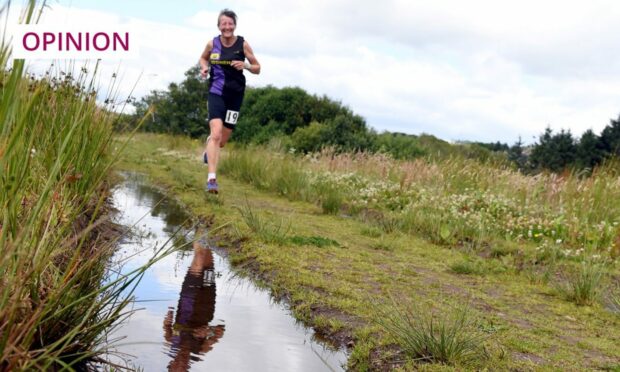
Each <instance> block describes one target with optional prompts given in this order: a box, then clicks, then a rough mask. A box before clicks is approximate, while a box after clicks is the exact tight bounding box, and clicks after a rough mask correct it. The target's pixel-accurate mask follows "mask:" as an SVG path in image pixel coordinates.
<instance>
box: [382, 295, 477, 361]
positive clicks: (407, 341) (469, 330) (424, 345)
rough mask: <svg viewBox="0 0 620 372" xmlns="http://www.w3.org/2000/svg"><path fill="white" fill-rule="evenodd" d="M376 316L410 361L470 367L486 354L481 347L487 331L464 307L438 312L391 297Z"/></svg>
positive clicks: (428, 307)
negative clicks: (396, 300) (483, 329)
mask: <svg viewBox="0 0 620 372" xmlns="http://www.w3.org/2000/svg"><path fill="white" fill-rule="evenodd" d="M377 306H378V305H377ZM376 319H377V323H378V324H379V325H380V326H381V327H382V328H383V330H384V331H385V332H387V334H389V335H390V336H391V338H392V339H393V340H394V341H395V342H396V343H397V344H398V345H399V346H400V347H401V348H402V349H403V351H404V352H405V353H406V354H407V355H408V356H409V357H410V358H412V359H414V360H419V361H426V362H433V363H445V364H449V365H454V366H470V365H472V364H473V363H476V362H479V361H480V360H484V359H485V358H487V357H488V356H487V353H486V350H485V348H484V342H485V341H486V340H487V338H488V334H486V333H484V332H482V331H481V328H482V327H481V325H480V322H479V321H478V320H477V319H476V318H475V317H474V316H473V314H472V313H471V311H470V309H469V308H468V307H467V306H459V307H455V308H451V309H450V310H447V311H445V310H444V311H439V310H434V309H432V308H431V307H430V306H423V305H420V304H414V303H406V304H402V303H397V302H395V301H394V300H392V303H391V304H390V305H388V306H387V307H386V308H384V310H381V311H380V313H379V314H378V316H377V317H376Z"/></svg>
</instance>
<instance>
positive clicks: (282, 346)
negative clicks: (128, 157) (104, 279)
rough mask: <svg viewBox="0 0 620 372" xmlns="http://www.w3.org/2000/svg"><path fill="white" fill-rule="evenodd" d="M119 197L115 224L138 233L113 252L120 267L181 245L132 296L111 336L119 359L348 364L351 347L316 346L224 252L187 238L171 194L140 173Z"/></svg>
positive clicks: (159, 365) (243, 366) (158, 363)
mask: <svg viewBox="0 0 620 372" xmlns="http://www.w3.org/2000/svg"><path fill="white" fill-rule="evenodd" d="M113 197H114V204H115V206H116V208H117V209H118V210H120V211H122V214H121V215H119V218H118V222H119V223H121V224H124V225H126V226H135V227H136V230H138V232H139V234H135V235H133V236H130V237H128V239H126V240H124V241H122V242H121V244H120V246H119V249H118V251H117V253H116V254H115V258H114V259H115V260H116V261H118V262H124V266H123V271H125V272H129V271H131V270H133V269H136V268H138V267H140V266H141V265H143V264H145V263H147V262H148V261H149V260H150V259H151V256H152V251H153V249H149V248H150V247H160V246H161V245H162V244H164V243H165V242H167V241H169V240H170V238H172V244H174V246H176V247H178V248H179V251H178V252H177V253H176V254H172V255H170V256H167V257H164V258H163V259H161V260H160V261H158V262H156V263H155V264H154V265H153V266H152V267H151V268H150V269H149V270H147V271H146V272H145V274H144V276H143V278H142V280H141V281H140V283H139V285H138V286H137V287H136V289H135V292H134V295H135V297H136V306H139V307H140V308H141V310H139V311H136V312H135V313H134V314H132V315H131V317H130V318H129V319H128V320H127V321H125V322H123V324H122V325H121V326H120V327H118V328H116V329H114V330H113V331H111V333H110V334H109V335H108V339H110V340H113V339H122V340H123V341H122V343H120V345H118V346H117V347H115V348H114V351H115V352H116V353H118V354H122V355H124V356H126V357H124V358H123V360H118V359H114V358H113V357H112V356H110V360H111V361H112V362H114V363H116V364H120V365H132V366H136V367H139V368H140V369H142V370H144V371H164V370H171V371H187V370H193V371H205V370H222V371H311V372H315V371H329V370H331V371H333V370H342V366H343V365H344V364H346V359H347V356H346V354H345V353H344V352H342V351H334V350H331V349H330V348H329V347H327V346H325V345H322V344H320V343H317V342H316V339H315V335H314V332H313V331H312V330H309V329H307V328H304V327H302V326H300V325H298V324H297V323H296V321H295V320H294V319H293V318H292V317H291V316H290V312H289V311H288V309H287V308H286V306H284V305H282V304H278V303H274V302H273V301H272V298H271V297H270V295H269V293H268V292H267V291H264V290H261V289H260V288H257V287H256V286H255V285H254V284H253V283H252V282H251V281H250V280H249V279H245V278H241V277H239V276H237V275H235V274H234V272H232V271H231V268H230V264H229V262H228V261H227V259H226V258H225V257H223V256H222V255H220V254H219V252H218V250H217V249H215V248H214V251H212V250H211V249H209V248H208V247H207V244H206V243H205V244H202V243H198V242H196V243H194V244H193V245H191V243H190V244H188V242H191V241H192V240H193V239H194V237H195V236H200V235H199V233H196V234H194V233H193V231H191V229H190V228H189V226H188V225H187V222H188V221H189V216H188V215H187V214H186V213H185V210H184V208H182V207H181V206H179V205H178V204H177V203H175V202H174V200H171V199H168V198H166V197H165V195H163V194H162V193H161V192H160V191H159V190H158V189H156V188H153V187H149V186H148V185H145V184H144V181H143V179H142V178H141V177H139V176H136V175H128V176H127V179H126V181H125V182H123V183H122V184H121V185H119V187H117V188H116V189H115V190H114V196H113ZM182 227H184V228H183V229H182V233H177V234H175V232H177V231H178V230H179V228H182ZM173 234H174V235H173ZM216 287H217V291H216ZM179 291H180V293H179ZM216 296H217V297H216ZM216 300H217V301H216ZM216 302H217V307H216V306H215V305H216ZM162 325H163V327H162ZM162 328H163V329H162ZM240 356H242V357H240Z"/></svg>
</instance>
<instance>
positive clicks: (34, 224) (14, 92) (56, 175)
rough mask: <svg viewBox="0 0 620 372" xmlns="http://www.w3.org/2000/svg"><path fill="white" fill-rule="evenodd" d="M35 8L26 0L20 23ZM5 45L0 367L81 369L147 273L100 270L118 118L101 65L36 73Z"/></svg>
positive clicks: (107, 249) (1, 61)
mask: <svg viewBox="0 0 620 372" xmlns="http://www.w3.org/2000/svg"><path fill="white" fill-rule="evenodd" d="M43 5H44V4H43ZM37 12H38V8H37V6H36V5H35V2H30V3H29V5H28V6H27V8H26V12H25V15H26V18H25V21H26V22H29V21H31V20H32V18H33V17H34V16H33V15H34V14H36V13H37ZM3 40H4V39H3ZM5 41H6V40H4V41H3V43H2V45H1V46H0V66H1V68H0V97H1V99H0V205H1V208H2V212H1V215H0V250H1V251H2V255H0V278H1V280H0V369H2V370H60V369H66V370H72V369H77V368H83V366H84V365H85V364H86V363H88V362H90V361H92V360H93V358H94V357H95V356H96V355H98V354H101V353H103V352H105V333H104V331H105V330H107V329H109V328H110V327H112V326H114V324H116V323H117V322H118V321H119V320H120V319H122V318H124V317H125V316H127V315H128V313H127V312H126V310H124V307H125V305H127V304H128V302H129V297H127V296H128V295H127V294H128V293H131V288H132V287H133V286H134V285H135V283H137V281H138V279H139V278H140V276H141V275H142V273H143V272H144V270H145V268H140V269H137V270H136V271H134V272H132V273H130V274H128V275H123V276H117V277H107V272H106V262H107V259H108V257H109V256H110V255H111V254H112V252H113V249H114V245H115V243H114V241H110V238H111V236H110V234H109V233H108V234H106V232H105V231H106V230H105V229H104V226H109V220H108V217H107V215H106V197H107V190H108V187H107V186H106V177H108V176H109V173H110V170H111V167H112V165H113V163H114V161H115V160H116V158H117V157H118V151H116V150H114V149H113V148H112V144H113V143H112V121H113V120H114V118H115V116H114V114H112V113H111V112H110V111H108V109H109V107H107V106H106V107H100V106H98V105H97V104H96V102H95V97H96V95H97V92H96V89H95V80H94V75H95V74H96V67H97V66H91V67H90V68H92V69H93V71H91V72H89V71H88V69H89V67H88V66H86V65H85V66H84V67H82V68H81V69H77V68H74V67H75V66H70V67H72V68H70V69H69V71H63V72H60V71H58V70H57V69H56V68H53V67H50V70H49V72H48V73H47V74H46V75H45V76H42V77H38V76H34V75H32V74H29V73H28V72H27V68H26V62H25V61H24V60H12V61H10V54H11V53H10V49H9V46H8V45H7V44H6V43H5ZM75 71H77V72H75ZM115 146H118V147H119V148H120V147H122V146H123V144H116V145H115ZM107 229H108V230H109V229H110V228H109V227H107ZM160 253H163V252H160Z"/></svg>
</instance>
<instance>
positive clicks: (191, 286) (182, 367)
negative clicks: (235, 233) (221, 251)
mask: <svg viewBox="0 0 620 372" xmlns="http://www.w3.org/2000/svg"><path fill="white" fill-rule="evenodd" d="M214 312H215V271H214V266H213V253H212V252H211V250H210V249H209V248H207V247H205V246H203V245H202V244H201V243H199V242H194V257H193V259H192V263H191V265H190V267H189V269H188V271H187V275H185V280H183V286H182V288H181V295H180V298H179V304H178V305H177V311H176V316H175V314H174V308H169V309H168V313H167V314H166V318H165V319H164V337H165V339H166V343H167V345H168V346H169V347H170V352H169V355H170V356H171V357H172V361H171V362H170V363H169V364H168V370H170V371H187V370H188V369H189V367H190V364H191V363H192V362H196V361H200V360H201V359H200V357H199V355H202V354H205V353H207V352H208V351H209V350H211V349H212V348H213V344H215V343H216V342H217V341H218V340H219V339H220V338H221V337H222V336H223V335H224V325H223V324H221V325H209V323H210V322H211V321H212V320H213V313H214Z"/></svg>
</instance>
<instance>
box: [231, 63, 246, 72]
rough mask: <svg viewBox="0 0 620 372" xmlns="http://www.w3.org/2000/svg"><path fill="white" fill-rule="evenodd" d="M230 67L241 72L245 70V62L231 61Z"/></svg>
mask: <svg viewBox="0 0 620 372" xmlns="http://www.w3.org/2000/svg"><path fill="white" fill-rule="evenodd" d="M230 65H231V66H232V67H234V68H236V69H237V70H239V71H241V70H243V65H244V64H243V61H231V62H230Z"/></svg>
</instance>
